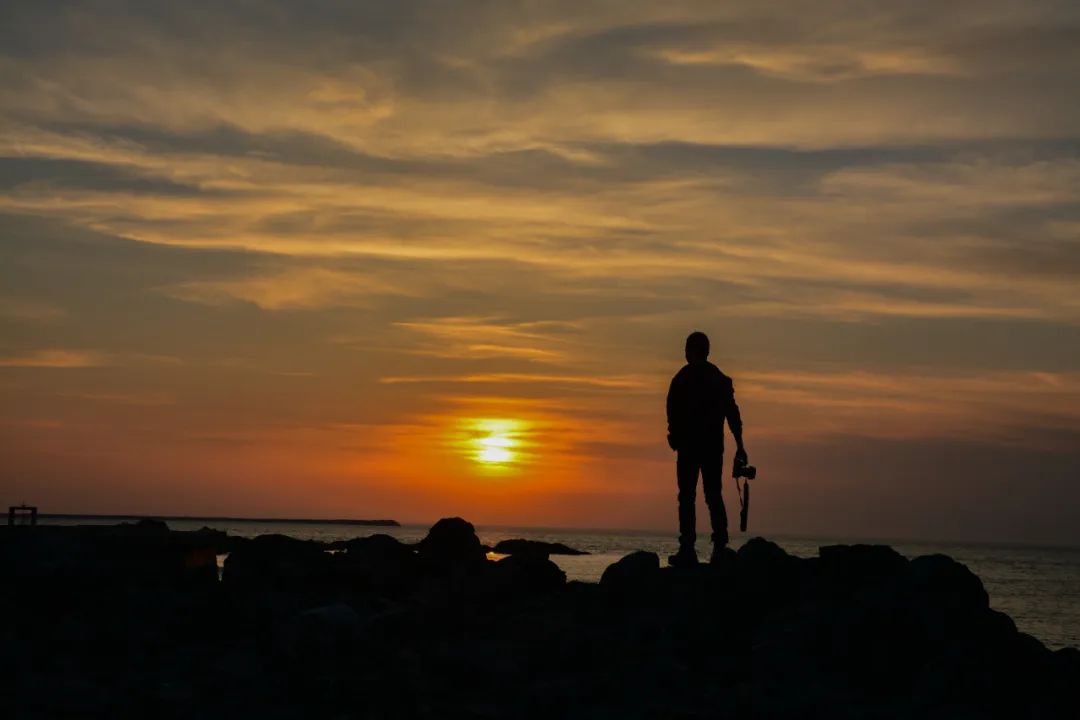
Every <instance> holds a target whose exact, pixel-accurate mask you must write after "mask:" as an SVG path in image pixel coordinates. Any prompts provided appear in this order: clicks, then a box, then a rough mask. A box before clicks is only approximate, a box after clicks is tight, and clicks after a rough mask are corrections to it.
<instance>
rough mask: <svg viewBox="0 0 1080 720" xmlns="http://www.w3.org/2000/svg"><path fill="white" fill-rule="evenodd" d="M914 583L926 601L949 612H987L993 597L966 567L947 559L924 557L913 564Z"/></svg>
mask: <svg viewBox="0 0 1080 720" xmlns="http://www.w3.org/2000/svg"><path fill="white" fill-rule="evenodd" d="M910 567H911V583H912V586H913V587H914V588H915V590H916V591H917V592H919V593H920V594H922V595H924V596H927V597H926V601H927V602H932V603H933V604H934V605H937V606H938V607H941V608H945V609H949V610H960V611H963V610H985V609H986V608H988V607H990V597H989V595H987V594H986V589H985V588H983V584H982V581H981V580H979V578H978V576H977V575H975V573H973V572H971V570H969V569H968V568H967V566H966V565H964V564H962V563H958V562H956V561H955V560H953V559H952V558H950V557H948V556H946V555H923V556H922V557H917V558H915V559H914V560H912V561H911V565H910Z"/></svg>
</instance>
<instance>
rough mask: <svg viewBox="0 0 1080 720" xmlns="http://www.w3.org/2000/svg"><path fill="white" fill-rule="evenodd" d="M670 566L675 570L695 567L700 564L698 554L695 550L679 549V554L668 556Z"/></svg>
mask: <svg viewBox="0 0 1080 720" xmlns="http://www.w3.org/2000/svg"><path fill="white" fill-rule="evenodd" d="M667 561H668V565H670V566H671V567H675V568H682V567H694V566H695V565H697V564H698V561H697V552H696V551H695V550H694V549H693V548H679V552H677V553H675V554H674V555H668V559H667Z"/></svg>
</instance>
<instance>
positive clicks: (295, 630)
mask: <svg viewBox="0 0 1080 720" xmlns="http://www.w3.org/2000/svg"><path fill="white" fill-rule="evenodd" d="M360 630H361V619H360V615H359V614H358V613H357V612H356V610H354V609H353V608H352V607H351V606H349V605H346V604H345V603H335V604H333V605H326V606H322V607H315V608H311V609H309V610H303V611H301V612H299V613H297V614H296V615H295V616H294V617H293V618H292V619H290V620H289V621H288V622H286V623H285V624H284V625H283V626H282V627H281V630H280V632H279V633H278V636H277V638H276V640H277V647H278V650H279V651H280V652H282V653H284V654H285V655H286V656H288V658H289V659H291V660H293V661H296V662H301V663H303V664H305V665H309V666H310V665H319V666H322V665H326V664H327V663H332V662H334V661H335V660H336V659H337V658H338V657H340V656H341V655H344V654H346V653H348V652H350V651H351V650H352V649H353V648H354V646H355V643H356V640H357V638H359V636H360Z"/></svg>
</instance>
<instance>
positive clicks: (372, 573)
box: [333, 534, 421, 596]
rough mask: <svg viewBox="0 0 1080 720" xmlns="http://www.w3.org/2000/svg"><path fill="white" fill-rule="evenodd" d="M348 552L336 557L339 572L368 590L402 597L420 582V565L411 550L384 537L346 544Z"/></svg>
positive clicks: (359, 539)
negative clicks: (418, 580)
mask: <svg viewBox="0 0 1080 720" xmlns="http://www.w3.org/2000/svg"><path fill="white" fill-rule="evenodd" d="M343 547H344V550H345V552H341V553H338V554H336V555H334V556H333V562H334V565H335V567H336V568H337V570H338V571H339V572H340V573H342V574H344V575H345V576H346V577H348V578H350V579H352V580H358V581H360V582H361V583H362V584H363V585H365V586H366V587H367V588H368V589H370V590H374V591H376V592H380V593H383V594H387V595H393V596H401V595H404V594H406V593H408V592H409V591H410V590H412V589H413V588H414V587H415V585H416V582H417V579H418V576H419V573H420V566H421V561H420V558H419V557H418V556H417V554H416V551H414V550H413V549H412V547H410V546H408V545H406V544H404V543H403V542H401V541H400V540H398V539H397V538H394V537H391V536H389V535H384V534H376V535H371V536H369V537H362V538H354V539H352V540H347V541H345V542H344V543H343Z"/></svg>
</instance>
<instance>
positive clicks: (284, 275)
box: [161, 267, 410, 310]
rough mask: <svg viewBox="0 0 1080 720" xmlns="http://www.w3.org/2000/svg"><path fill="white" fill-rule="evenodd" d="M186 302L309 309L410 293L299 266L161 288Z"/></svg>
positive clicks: (367, 278) (374, 280)
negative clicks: (376, 296)
mask: <svg viewBox="0 0 1080 720" xmlns="http://www.w3.org/2000/svg"><path fill="white" fill-rule="evenodd" d="M161 291H162V292H164V293H165V294H167V295H169V296H171V297H174V298H177V299H179V300H184V301H186V302H194V303H201V304H205V305H221V304H224V303H231V302H248V303H252V304H253V305H256V306H258V307H259V308H262V309H263V310H310V309H315V308H326V307H339V306H353V307H356V306H362V305H364V304H365V302H366V300H367V299H368V298H369V297H370V296H372V295H378V294H389V293H408V292H410V291H409V290H408V289H406V288H402V287H400V286H394V285H392V284H390V283H388V282H386V281H385V280H383V279H381V278H379V277H376V276H374V275H371V274H356V273H349V272H342V271H338V270H332V269H328V268H317V267H311V268H296V269H292V270H286V271H282V272H279V273H276V274H270V275H257V276H250V277H243V278H237V279H233V280H212V281H211V280H197V281H191V282H185V283H177V284H175V285H170V286H166V287H163V288H161Z"/></svg>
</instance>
